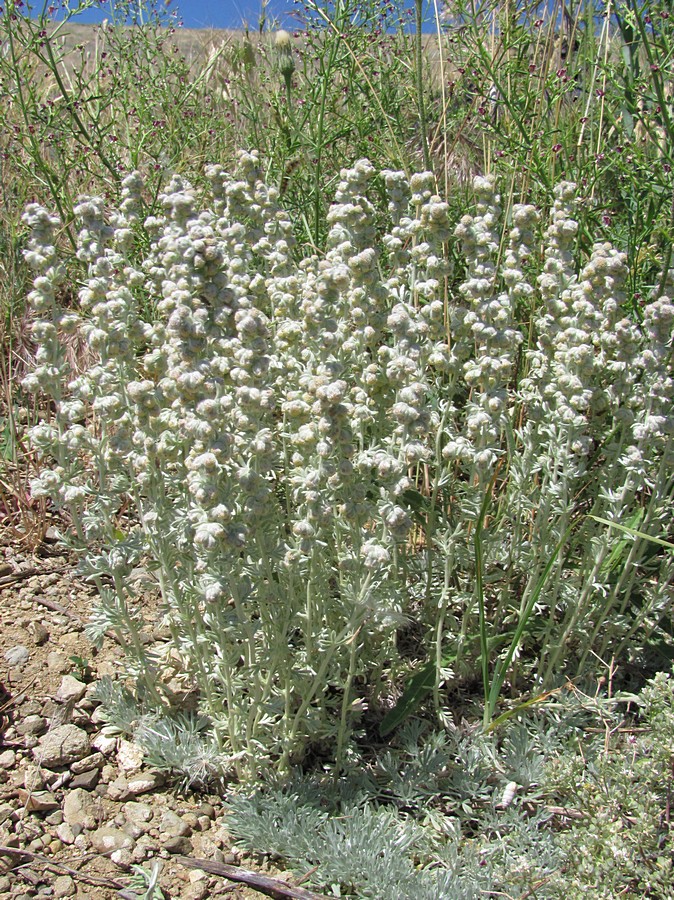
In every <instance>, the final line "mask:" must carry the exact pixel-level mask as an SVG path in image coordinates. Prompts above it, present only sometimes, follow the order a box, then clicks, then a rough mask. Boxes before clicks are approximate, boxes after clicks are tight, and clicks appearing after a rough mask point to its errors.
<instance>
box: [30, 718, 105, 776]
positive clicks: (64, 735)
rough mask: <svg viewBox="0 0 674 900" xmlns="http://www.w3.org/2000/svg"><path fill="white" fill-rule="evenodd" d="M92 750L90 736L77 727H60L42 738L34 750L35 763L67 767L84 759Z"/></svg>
mask: <svg viewBox="0 0 674 900" xmlns="http://www.w3.org/2000/svg"><path fill="white" fill-rule="evenodd" d="M90 750H91V746H90V744H89V735H88V734H87V733H86V731H83V730H82V729H81V728H78V727H77V726H76V725H58V726H57V727H56V728H52V730H51V731H48V732H47V734H45V735H44V737H42V738H40V743H39V746H38V747H36V748H35V749H34V750H33V756H34V757H35V761H36V762H37V763H38V764H39V765H42V766H46V767H47V768H50V767H52V766H67V765H68V763H72V762H75V760H78V759H83V758H84V757H85V756H88V755H89V753H90Z"/></svg>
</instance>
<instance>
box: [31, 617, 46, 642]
mask: <svg viewBox="0 0 674 900" xmlns="http://www.w3.org/2000/svg"><path fill="white" fill-rule="evenodd" d="M31 631H32V632H33V640H34V641H35V644H36V646H38V647H42V646H43V645H44V644H46V643H47V641H48V640H49V632H48V631H47V629H46V628H45V627H44V625H43V624H42V622H33V623H32V625H31Z"/></svg>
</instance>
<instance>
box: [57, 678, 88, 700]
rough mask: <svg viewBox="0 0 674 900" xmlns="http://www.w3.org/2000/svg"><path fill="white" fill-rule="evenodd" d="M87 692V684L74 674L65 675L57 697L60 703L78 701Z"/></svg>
mask: <svg viewBox="0 0 674 900" xmlns="http://www.w3.org/2000/svg"><path fill="white" fill-rule="evenodd" d="M86 692H87V686H86V684H84V683H83V682H81V681H78V679H77V678H74V677H73V676H72V675H64V676H63V678H62V679H61V684H60V685H59V689H58V691H57V692H56V699H57V701H58V702H59V703H68V701H73V702H74V703H77V702H78V701H79V700H81V699H82V697H84V695H85V694H86Z"/></svg>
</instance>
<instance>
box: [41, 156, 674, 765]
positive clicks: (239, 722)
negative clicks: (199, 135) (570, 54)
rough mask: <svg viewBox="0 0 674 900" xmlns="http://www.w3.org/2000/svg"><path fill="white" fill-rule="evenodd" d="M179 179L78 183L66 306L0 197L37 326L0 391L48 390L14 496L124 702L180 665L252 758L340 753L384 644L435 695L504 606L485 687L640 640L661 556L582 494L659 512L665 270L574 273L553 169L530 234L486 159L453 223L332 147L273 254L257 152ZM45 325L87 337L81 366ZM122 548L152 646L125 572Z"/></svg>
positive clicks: (273, 219) (273, 227)
mask: <svg viewBox="0 0 674 900" xmlns="http://www.w3.org/2000/svg"><path fill="white" fill-rule="evenodd" d="M206 175H207V178H208V182H209V194H208V196H207V197H206V198H205V199H204V200H203V201H201V202H198V201H197V194H196V191H195V190H194V189H193V187H192V186H191V185H190V184H189V183H188V182H187V181H186V180H185V179H184V178H182V177H179V176H174V177H173V178H172V179H171V180H170V182H169V183H168V184H167V186H166V189H165V191H164V193H163V195H162V196H161V198H160V199H161V205H162V208H163V214H162V216H160V217H153V218H150V219H147V220H146V221H144V222H143V221H141V215H140V210H141V209H142V202H141V199H142V191H143V185H142V181H141V179H140V177H139V176H138V175H137V174H132V175H130V176H128V177H127V178H126V179H125V180H124V182H123V188H122V198H121V202H120V204H119V208H118V209H116V210H112V211H108V210H106V208H105V205H104V203H103V201H102V200H100V199H98V198H85V199H83V200H82V201H81V203H80V204H79V206H78V207H77V210H76V214H77V215H78V217H79V219H80V222H81V230H80V235H79V250H78V257H79V259H80V260H81V262H82V263H83V264H84V265H85V266H86V268H87V276H86V279H85V281H84V283H83V284H82V287H81V289H80V293H79V300H80V305H79V311H78V312H73V311H72V310H65V309H62V308H61V306H60V305H59V303H58V301H57V296H58V292H59V289H60V287H61V285H62V284H63V282H64V279H65V274H64V273H65V269H64V267H63V264H62V262H61V261H60V259H59V254H58V251H57V249H56V244H57V235H58V229H59V227H60V223H59V222H58V220H57V219H56V218H54V217H53V216H51V215H50V214H49V213H48V212H47V211H46V210H44V209H43V208H41V207H38V206H35V205H34V206H31V207H29V208H28V210H27V212H26V214H25V217H24V219H25V222H26V224H27V225H28V226H29V227H30V229H31V238H30V243H29V247H28V250H27V252H26V258H27V260H28V262H29V263H30V265H31V266H32V267H33V269H34V270H35V276H36V277H35V282H34V290H33V291H32V293H31V295H30V299H31V302H32V306H33V310H34V312H35V317H36V321H35V325H34V336H35V338H36V340H37V341H38V343H39V350H38V354H37V365H36V368H35V370H34V371H33V372H32V374H30V375H29V376H28V377H27V378H26V381H25V385H26V387H28V388H29V389H31V390H33V391H36V392H40V393H42V394H44V395H46V396H47V397H49V398H50V400H51V403H50V407H49V408H50V410H51V413H50V414H49V415H45V418H44V421H43V422H42V423H41V424H39V425H38V426H37V427H36V428H34V429H33V431H32V442H33V445H34V446H35V447H36V448H37V449H38V450H39V452H40V453H41V454H42V457H43V460H44V469H43V471H42V474H41V475H40V477H39V478H38V479H37V480H36V481H35V482H34V484H33V493H34V495H42V496H48V497H51V498H52V499H53V500H54V501H55V502H56V503H57V504H58V506H59V507H60V508H61V509H62V510H63V511H64V513H65V516H66V521H70V522H71V523H72V524H71V528H70V539H71V541H72V542H73V543H74V545H75V546H76V547H77V548H78V549H79V551H80V553H81V556H82V566H83V570H84V571H85V572H86V573H87V574H88V575H89V576H90V577H91V578H92V579H93V580H94V581H95V582H96V583H97V585H98V589H99V595H100V596H99V603H98V606H97V608H96V610H95V612H94V614H93V618H92V622H91V625H90V628H89V631H90V634H91V636H92V637H93V638H94V639H95V640H101V639H102V637H103V635H104V633H105V632H106V631H107V630H112V631H113V632H114V634H115V635H116V638H117V640H118V641H119V643H120V644H121V646H122V647H123V650H124V653H125V660H126V672H127V674H128V675H129V676H131V677H133V678H134V679H135V681H136V687H137V690H138V692H139V694H140V695H142V700H143V703H144V704H145V707H144V708H146V709H148V708H150V709H151V708H153V707H154V708H156V709H157V710H161V709H163V708H164V707H165V706H166V702H167V691H166V687H165V685H166V682H167V680H168V678H169V676H170V674H171V673H175V672H176V671H178V672H179V674H180V676H181V677H182V678H183V679H184V680H185V681H186V683H187V684H190V685H193V686H194V688H196V689H197V690H198V692H199V697H200V705H201V710H200V711H201V712H202V713H204V714H205V715H206V716H207V717H208V719H209V720H210V722H211V723H212V732H213V737H214V740H215V742H216V745H217V746H218V747H219V748H220V750H221V751H222V753H223V754H224V755H225V757H226V758H227V760H228V761H229V764H231V766H232V767H233V768H235V769H236V771H237V772H238V774H239V775H241V776H246V775H249V776H250V775H252V774H254V773H255V772H257V771H258V770H259V769H260V768H263V767H265V766H267V765H269V764H273V765H275V766H277V767H279V768H280V769H286V768H287V767H288V766H289V765H291V764H292V763H294V762H298V761H300V760H301V759H302V756H303V754H304V753H305V752H306V750H307V748H309V747H315V746H317V745H321V744H325V743H328V744H329V745H330V746H331V747H332V748H333V749H332V752H334V753H336V756H337V758H338V759H339V761H340V763H341V762H344V760H345V758H346V757H345V754H347V753H348V752H349V737H350V735H351V733H352V729H353V728H354V727H355V726H356V725H357V723H358V721H359V719H360V718H361V717H362V716H363V715H365V714H371V715H377V714H378V711H380V710H383V709H385V708H386V707H387V706H390V704H391V702H392V699H393V698H394V697H395V695H396V690H397V689H398V686H399V684H400V681H401V679H402V678H403V677H404V676H406V675H408V674H409V671H410V656H413V657H414V658H416V659H422V660H425V659H431V660H434V661H435V664H436V672H437V675H436V679H435V684H436V690H435V705H436V708H437V711H438V713H439V714H440V716H441V717H442V716H443V715H444V714H445V710H444V705H443V691H442V688H443V686H444V685H445V684H447V683H450V682H451V681H452V679H454V678H456V677H460V676H463V675H466V674H470V673H471V672H472V671H473V670H475V669H477V665H478V664H477V660H478V658H479V656H480V654H481V653H482V655H483V658H484V659H486V658H487V654H489V663H490V664H492V663H494V662H496V661H497V660H498V659H499V656H500V655H501V657H502V656H503V653H504V652H505V650H504V642H505V645H507V641H508V636H509V635H512V634H513V633H514V632H515V629H516V627H517V625H518V624H519V623H522V622H524V621H526V628H525V629H524V630H523V632H522V635H521V639H520V638H518V639H517V641H516V644H517V646H516V648H515V649H516V652H515V653H513V654H512V659H513V663H512V667H511V668H512V671H511V674H510V676H509V677H510V680H511V683H512V684H513V685H514V686H515V688H517V686H518V685H519V686H520V687H527V688H531V687H532V686H539V687H543V688H544V687H548V686H550V685H553V684H555V683H556V682H557V681H558V680H559V678H560V677H562V676H564V675H567V674H573V675H575V674H576V673H577V672H578V671H579V667H580V668H582V667H586V666H588V665H590V664H592V665H594V661H595V659H596V657H597V656H598V657H599V658H600V659H601V660H608V659H610V657H611V656H612V655H615V654H618V653H624V652H626V651H627V650H629V651H630V652H633V653H634V654H636V655H637V656H638V655H639V653H641V651H642V648H643V647H644V645H645V642H646V640H647V639H648V638H649V636H650V635H652V634H654V633H656V632H657V630H658V628H659V627H660V625H661V623H662V621H663V617H666V616H668V615H669V614H670V611H671V577H672V557H671V555H669V556H668V555H667V554H665V553H655V554H654V553H653V550H652V547H651V546H650V545H649V542H648V541H646V540H643V539H640V538H638V537H636V538H631V537H630V538H626V537H625V535H624V533H620V532H617V531H616V530H614V529H610V528H607V527H605V526H603V525H600V524H599V523H597V522H596V521H595V520H593V519H590V518H588V517H587V515H586V514H587V513H593V514H594V515H598V516H601V517H603V518H605V519H607V520H610V521H616V522H618V523H627V524H630V525H632V526H635V525H636V526H637V527H638V529H639V531H640V532H642V533H647V534H653V535H662V534H663V533H665V532H666V528H667V523H669V522H670V521H671V515H672V423H673V419H672V383H673V382H672V349H671V340H672V323H673V322H674V304H673V303H672V291H673V289H674V283H673V281H672V277H671V275H670V276H668V277H667V278H665V279H663V283H664V291H662V292H660V293H658V294H657V295H655V296H653V297H652V298H651V299H650V300H649V301H648V303H646V305H645V306H644V307H643V309H642V310H641V317H640V318H637V317H636V316H630V315H627V314H626V311H625V309H626V307H625V300H626V298H625V280H626V277H627V265H626V260H625V259H624V257H623V256H622V255H621V254H620V253H618V252H616V251H615V250H614V249H613V248H612V247H611V246H609V245H606V244H598V245H597V246H595V247H594V249H593V251H592V254H591V256H590V258H589V259H588V260H586V262H585V263H584V264H582V261H581V260H580V258H579V256H578V254H577V253H576V250H575V246H576V232H577V225H576V223H575V221H574V218H573V207H574V202H575V188H574V186H573V185H571V184H568V183H563V184H561V185H560V186H559V187H558V188H557V191H556V203H555V206H554V209H553V210H552V214H551V220H550V224H549V226H548V227H547V230H545V232H544V234H543V235H542V236H541V234H540V225H539V214H538V213H537V212H536V210H535V209H533V208H532V207H531V206H526V205H516V206H514V207H512V209H510V211H509V213H508V216H507V217H506V216H504V213H503V210H502V208H501V204H500V198H499V196H498V194H497V191H496V186H495V183H494V181H493V179H491V178H478V179H477V180H476V183H475V190H476V193H477V197H478V204H477V208H476V210H475V211H474V213H473V214H472V215H466V216H465V217H464V218H463V219H462V220H461V222H460V223H459V224H458V225H454V224H453V223H451V222H450V221H449V218H448V206H447V204H446V203H445V202H443V201H442V200H441V199H440V198H439V197H438V196H436V195H435V194H434V181H433V177H432V175H431V174H429V173H422V174H417V175H413V176H412V178H411V179H409V180H408V179H407V178H406V177H405V176H404V175H403V174H402V173H400V172H392V171H384V172H381V173H376V172H375V170H374V168H373V166H372V165H371V164H370V163H369V162H368V161H366V160H361V161H360V162H358V163H356V165H355V166H354V167H353V168H352V169H349V170H343V171H342V173H341V181H340V183H339V185H338V188H337V192H336V196H335V202H334V204H333V205H332V207H331V210H330V213H329V217H328V223H329V238H328V245H327V249H326V252H325V253H324V254H322V255H315V256H312V257H310V258H307V259H301V260H300V261H298V254H297V248H296V247H295V245H294V239H293V223H292V222H291V221H290V219H289V217H288V215H287V214H286V213H285V212H284V211H283V209H282V208H281V206H280V205H279V198H278V191H277V190H276V189H274V188H273V187H269V186H267V185H266V184H265V182H264V180H263V178H262V176H261V174H260V168H259V162H258V158H257V156H256V155H255V154H249V153H242V154H240V158H239V170H238V172H237V173H236V174H235V175H233V176H232V175H229V174H228V173H227V172H225V171H224V169H223V168H222V167H220V166H211V167H209V168H208V169H207V171H206ZM377 185H378V186H380V187H383V188H384V189H385V191H386V194H387V196H388V215H389V227H388V229H387V230H386V233H385V234H384V235H383V237H379V233H380V232H379V228H378V218H377V212H376V209H375V206H374V204H373V202H372V201H371V200H370V199H368V198H369V196H370V195H371V194H372V193H373V191H374V189H375V186H377ZM450 246H458V249H459V251H460V252H459V256H460V258H461V259H462V260H463V263H462V268H461V269H457V270H456V271H452V267H451V265H450V263H449V262H448V260H449V259H450V254H449V253H448V247H450ZM143 247H146V248H148V247H149V249H146V250H145V251H143V250H142V248H143ZM539 260H540V261H541V264H540V266H538V267H537V263H538V261H539ZM578 270H579V271H578ZM452 284H459V287H458V289H457V290H455V291H450V286H451V285H452ZM148 308H152V309H154V310H155V316H154V319H153V321H152V322H147V321H145V320H144V319H143V317H142V315H141V310H146V309H148ZM525 322H526V323H528V328H527V329H525V328H524V327H523V323H525ZM75 334H77V335H79V336H80V337H81V338H83V339H84V340H85V341H86V344H87V346H88V350H89V354H90V356H91V358H92V359H93V363H92V364H91V365H90V366H89V368H88V369H87V370H86V371H84V372H82V373H81V374H74V373H73V372H72V370H71V369H70V367H69V365H68V364H67V362H66V355H65V350H64V341H67V340H68V339H69V336H71V335H75ZM481 510H482V511H483V513H484V511H485V510H486V515H483V516H482V518H480V516H481V512H480V511H481ZM478 519H480V521H479V526H480V528H479V533H480V540H481V550H482V554H481V557H480V559H481V560H484V562H483V563H480V564H481V565H483V567H484V572H483V573H482V574H483V575H484V577H483V579H482V581H481V583H482V584H483V585H484V596H483V597H482V598H481V601H482V603H483V608H484V609H485V610H486V631H485V629H484V628H483V629H482V631H481V632H479V633H478V612H477V604H476V595H475V584H476V565H477V561H476V543H475V540H474V537H475V532H476V525H477V524H478ZM560 542H561V544H562V549H561V551H559V552H558V553H557V555H556V556H554V554H555V552H556V551H555V548H556V547H558V545H560ZM553 557H554V565H553V566H552V567H550V565H549V562H550V560H551V559H553ZM141 562H142V563H143V564H144V565H145V566H146V567H148V568H150V569H152V570H153V571H154V572H155V573H156V576H157V578H158V581H159V584H160V587H161V598H162V615H163V616H164V619H165V625H166V626H167V628H168V632H169V634H170V640H168V641H167V642H166V643H165V644H164V645H163V648H162V649H161V650H160V649H157V647H156V646H154V647H153V646H152V645H148V643H147V642H146V641H145V640H144V635H143V633H142V629H143V627H144V615H143V612H144V611H143V604H142V597H141V595H139V593H138V590H137V588H136V586H135V582H134V581H133V580H131V579H129V577H128V575H129V572H130V571H131V570H132V569H133V568H134V567H135V566H137V565H138V564H139V563H141ZM546 567H547V569H546ZM548 569H549V570H550V571H549V577H546V579H545V580H544V587H543V590H542V591H539V589H538V588H537V585H539V583H540V582H541V576H542V573H545V572H546V571H547V570H548ZM534 596H535V599H536V602H535V603H534V604H531V603H530V602H529V601H530V599H532V598H534ZM482 624H483V625H484V624H485V623H484V622H483V623H482ZM410 645H412V649H410ZM368 708H369V710H370V713H368Z"/></svg>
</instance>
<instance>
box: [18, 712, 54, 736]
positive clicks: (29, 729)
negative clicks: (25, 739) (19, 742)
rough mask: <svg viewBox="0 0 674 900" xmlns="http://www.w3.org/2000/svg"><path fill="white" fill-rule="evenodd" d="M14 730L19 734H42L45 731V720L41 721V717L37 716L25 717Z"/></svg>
mask: <svg viewBox="0 0 674 900" xmlns="http://www.w3.org/2000/svg"><path fill="white" fill-rule="evenodd" d="M16 730H17V731H18V733H19V734H36V735H39V734H44V733H45V731H46V730H47V720H46V719H43V718H42V716H37V715H32V716H26V718H25V719H24V720H23V721H22V722H19V724H18V725H17V726H16Z"/></svg>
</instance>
